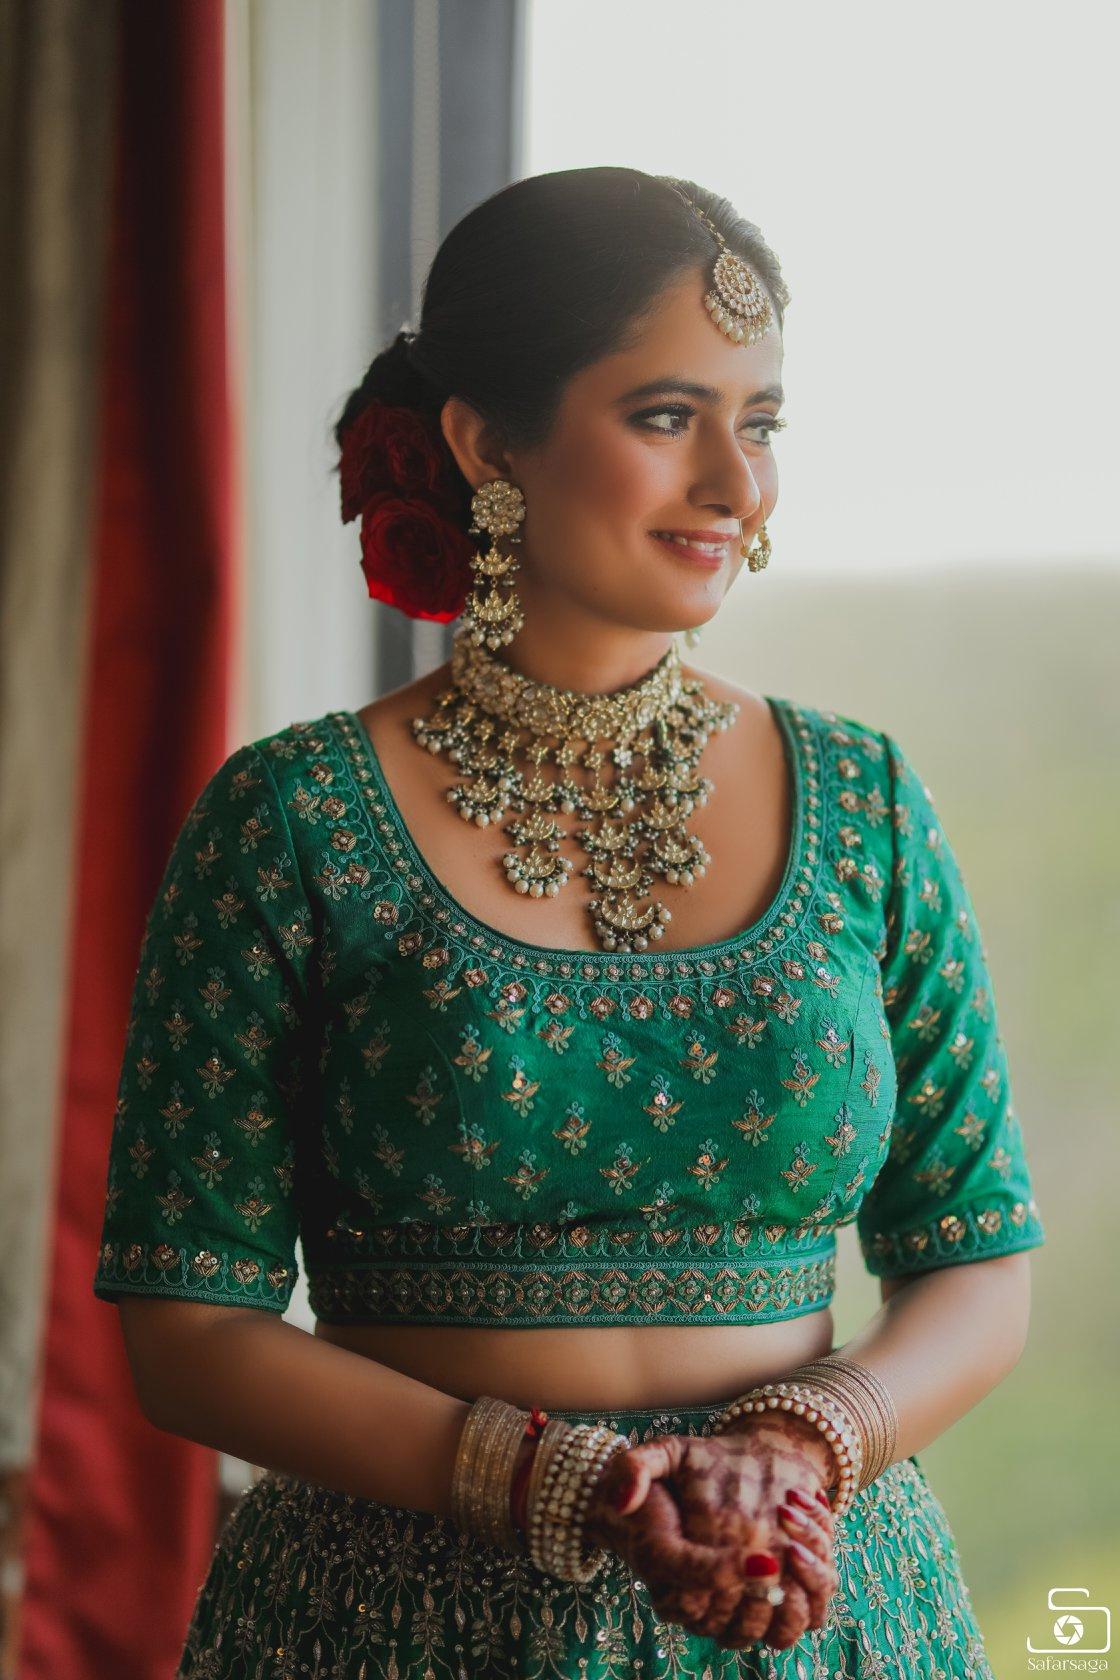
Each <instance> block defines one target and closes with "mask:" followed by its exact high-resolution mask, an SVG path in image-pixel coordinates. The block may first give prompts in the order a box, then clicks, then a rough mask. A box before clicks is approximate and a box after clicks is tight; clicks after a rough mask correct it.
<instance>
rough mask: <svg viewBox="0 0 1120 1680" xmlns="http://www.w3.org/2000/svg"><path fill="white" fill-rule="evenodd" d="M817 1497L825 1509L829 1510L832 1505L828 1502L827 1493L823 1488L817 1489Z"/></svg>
mask: <svg viewBox="0 0 1120 1680" xmlns="http://www.w3.org/2000/svg"><path fill="white" fill-rule="evenodd" d="M817 1498H818V1499H819V1500H820V1502H821V1504H822V1505H823V1506H824V1508H825V1510H826V1511H831V1509H832V1506H831V1505H830V1504H829V1503H828V1494H827V1493H825V1491H824V1489H823V1488H818V1489H817Z"/></svg>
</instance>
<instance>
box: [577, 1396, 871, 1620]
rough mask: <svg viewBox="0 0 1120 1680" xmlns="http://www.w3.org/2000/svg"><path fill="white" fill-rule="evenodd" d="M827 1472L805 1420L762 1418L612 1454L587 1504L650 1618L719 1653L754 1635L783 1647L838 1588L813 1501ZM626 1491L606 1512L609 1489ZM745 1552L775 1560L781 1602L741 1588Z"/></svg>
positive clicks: (826, 1520)
mask: <svg viewBox="0 0 1120 1680" xmlns="http://www.w3.org/2000/svg"><path fill="white" fill-rule="evenodd" d="M834 1474H835V1464H834V1460H833V1456H832V1452H831V1449H830V1448H829V1447H828V1443H827V1442H826V1441H825V1440H824V1438H823V1437H822V1436H821V1434H820V1432H819V1431H818V1430H817V1429H815V1428H814V1426H813V1425H812V1424H811V1423H809V1424H807V1423H806V1422H805V1420H804V1419H803V1418H799V1417H797V1416H796V1414H792V1415H791V1414H787V1413H782V1414H780V1416H778V1417H775V1414H774V1413H773V1412H771V1413H769V1414H765V1415H759V1416H758V1418H757V1422H755V1421H754V1420H753V1419H752V1420H748V1421H746V1422H745V1423H744V1424H742V1425H740V1426H739V1427H737V1428H733V1429H729V1430H727V1431H725V1432H723V1433H721V1434H719V1435H716V1436H711V1437H705V1436H658V1437H655V1438H654V1440H652V1441H648V1442H643V1443H642V1444H641V1445H640V1446H637V1447H633V1448H630V1449H629V1450H628V1451H626V1452H620V1453H618V1454H616V1456H615V1458H614V1459H613V1460H612V1462H611V1465H610V1466H609V1467H608V1474H607V1475H606V1476H604V1478H603V1481H602V1483H601V1484H600V1487H599V1488H597V1490H596V1495H597V1497H594V1496H593V1511H594V1513H595V1517H594V1524H595V1526H596V1528H597V1531H598V1533H599V1534H600V1536H601V1540H600V1543H604V1544H607V1545H609V1546H611V1547H612V1548H613V1549H614V1550H615V1551H618V1552H619V1553H620V1554H621V1555H622V1556H624V1557H625V1558H626V1560H627V1562H629V1563H630V1565H631V1567H632V1568H633V1570H634V1572H635V1573H636V1574H639V1575H641V1576H642V1578H643V1579H644V1581H645V1582H646V1585H647V1588H648V1589H649V1591H650V1596H651V1600H652V1602H653V1604H654V1608H655V1609H656V1610H657V1612H658V1614H660V1615H662V1616H664V1617H665V1618H666V1619H669V1620H673V1621H676V1622H678V1623H680V1625H682V1626H684V1627H686V1628H689V1629H691V1630H692V1631H693V1632H696V1633H699V1634H702V1635H704V1636H705V1637H708V1638H712V1639H715V1640H717V1641H718V1642H719V1643H720V1644H722V1645H724V1646H726V1647H728V1648H738V1647H740V1646H742V1645H745V1644H749V1643H752V1642H754V1641H757V1640H760V1639H762V1638H763V1637H764V1636H765V1638H766V1641H767V1643H769V1644H771V1645H773V1646H774V1647H775V1648H777V1649H782V1648H785V1647H787V1646H789V1645H792V1644H794V1643H795V1642H796V1640H797V1639H798V1638H799V1637H800V1636H801V1634H802V1633H803V1632H804V1631H805V1630H806V1628H808V1627H817V1626H820V1625H821V1624H822V1623H823V1621H824V1618H825V1615H826V1612H827V1606H828V1601H829V1598H830V1597H831V1595H832V1593H833V1592H834V1591H835V1588H836V1585H837V1584H838V1575H837V1571H836V1568H835V1563H834V1561H833V1553H834V1546H835V1522H834V1518H833V1515H832V1512H831V1509H830V1508H828V1506H827V1503H826V1504H821V1502H820V1500H819V1499H817V1498H816V1497H815V1495H816V1494H817V1493H818V1492H820V1491H823V1489H824V1488H825V1487H826V1486H831V1485H832V1481H833V1479H834ZM627 1485H629V1488H630V1492H629V1496H628V1497H624V1498H623V1499H622V1503H621V1505H620V1506H618V1507H617V1508H616V1507H614V1506H611V1505H610V1503H609V1495H610V1493H611V1492H613V1491H616V1490H619V1489H620V1488H621V1489H622V1490H623V1492H625V1489H626V1487H627ZM795 1493H796V1494H801V1495H802V1496H803V1499H804V1503H802V1502H801V1501H800V1500H798V1499H797V1498H795V1497H794V1494H795ZM783 1505H784V1506H785V1507H786V1508H787V1510H788V1511H791V1512H792V1511H794V1510H796V1509H797V1508H798V1507H799V1506H800V1509H801V1510H803V1511H804V1513H805V1515H806V1517H807V1518H808V1520H809V1524H810V1526H809V1528H808V1529H798V1528H797V1527H796V1525H790V1524H789V1523H788V1520H787V1518H786V1517H785V1516H783V1515H781V1507H782V1506H783ZM643 1513H645V1517H644V1519H643ZM591 1521H592V1519H590V1518H589V1523H590V1522H591ZM802 1548H804V1550H802ZM752 1552H753V1553H759V1552H770V1553H773V1554H774V1555H775V1557H776V1559H777V1560H778V1562H779V1565H780V1570H781V1573H780V1576H779V1574H778V1573H777V1572H776V1573H775V1574H774V1575H773V1577H772V1578H770V1579H772V1580H773V1581H777V1580H779V1579H780V1582H781V1585H782V1586H783V1588H784V1590H785V1594H786V1597H785V1600H784V1601H783V1603H782V1604H780V1605H777V1606H775V1605H772V1604H771V1603H770V1602H769V1600H768V1599H765V1598H762V1597H759V1596H757V1595H754V1594H751V1593H750V1592H748V1591H747V1590H746V1587H747V1585H748V1581H747V1577H746V1576H745V1574H744V1572H743V1564H744V1560H745V1558H746V1557H747V1556H748V1555H749V1554H750V1553H752Z"/></svg>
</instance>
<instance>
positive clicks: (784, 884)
mask: <svg viewBox="0 0 1120 1680" xmlns="http://www.w3.org/2000/svg"><path fill="white" fill-rule="evenodd" d="M759 698H760V699H762V700H765V701H766V703H767V705H768V706H769V707H770V709H771V712H772V713H773V714H774V716H775V717H776V718H777V720H778V725H779V728H780V730H781V736H782V746H783V748H784V752H785V761H786V771H787V775H788V777H789V783H788V785H789V788H790V798H791V808H792V812H793V820H792V823H791V832H790V842H789V848H788V850H787V852H786V860H785V868H784V870H783V871H782V879H781V883H780V885H779V887H778V890H777V892H776V894H775V895H774V897H773V898H772V899H771V901H770V903H769V905H768V906H767V907H766V909H765V910H764V911H763V913H762V915H761V916H759V917H757V918H756V920H755V921H753V922H752V923H751V924H750V926H749V927H746V928H743V929H741V930H740V931H739V932H738V933H732V934H728V935H727V936H726V937H725V938H723V939H715V940H709V941H708V942H707V943H706V944H702V945H680V946H672V947H668V948H665V947H660V946H656V945H655V946H651V947H650V948H649V949H648V950H645V951H605V950H602V949H596V950H585V949H583V948H582V947H580V946H563V945H534V944H532V943H530V941H528V940H525V939H519V938H518V937H517V935H516V934H512V933H504V932H503V931H502V929H501V928H496V927H494V926H492V925H491V923H489V922H486V921H483V920H482V918H481V917H480V916H477V915H475V913H474V912H473V911H472V910H468V909H467V907H466V905H465V904H462V903H461V902H460V901H459V899H457V898H456V897H455V896H454V894H453V893H451V892H450V891H449V889H448V888H447V887H446V886H445V885H444V883H443V882H442V881H441V880H440V879H439V877H438V876H437V875H436V873H435V871H434V870H433V869H432V867H431V865H430V864H429V863H428V861H427V858H426V857H425V856H424V854H423V852H422V851H421V850H420V847H419V845H418V844H417V842H416V840H415V839H414V837H413V834H412V830H411V829H410V828H409V826H408V823H407V822H406V821H405V817H404V813H403V812H402V810H401V808H400V806H399V804H398V803H397V797H396V795H395V793H394V792H393V790H392V788H391V787H390V785H389V781H388V778H387V777H386V775H385V772H384V769H383V767H382V764H381V759H380V757H379V755H378V752H377V748H376V747H375V746H374V743H373V737H372V736H371V735H370V733H369V730H368V729H367V728H366V726H365V724H364V723H363V722H362V720H361V718H360V717H359V716H358V714H357V713H356V712H354V711H350V710H347V709H346V708H342V709H340V710H339V711H337V712H334V713H332V714H330V715H331V717H332V718H333V719H341V720H342V721H343V722H344V723H345V724H346V726H347V728H348V730H349V732H350V733H351V734H352V735H353V736H354V738H355V740H356V741H357V743H358V747H359V749H360V754H361V758H362V761H363V762H364V764H365V765H366V766H367V768H368V769H369V772H370V774H371V776H372V778H373V782H374V785H375V786H376V788H377V792H378V795H379V797H380V799H381V802H382V805H383V807H384V814H385V819H386V821H388V822H389V824H390V825H391V827H392V829H393V830H394V832H395V834H396V837H397V839H398V841H399V843H400V846H401V848H402V850H403V852H404V853H405V854H406V855H407V857H408V858H409V860H410V862H411V864H412V866H413V870H414V872H415V874H416V876H417V877H418V878H419V879H420V881H421V882H422V884H423V888H424V890H425V891H426V892H427V893H428V894H429V895H430V896H431V898H432V899H433V900H434V901H435V902H436V903H437V904H439V905H441V906H442V907H443V909H444V910H445V911H446V912H447V914H448V915H450V916H452V917H454V918H455V919H456V920H457V921H458V922H460V923H462V924H463V927H464V928H465V936H466V937H467V938H468V939H471V938H472V936H474V938H473V942H474V943H475V944H476V945H477V944H478V943H479V941H480V940H481V941H484V942H485V944H486V945H487V946H488V947H489V948H490V952H491V955H493V956H497V950H496V949H495V948H496V947H498V946H501V947H502V948H503V950H504V951H508V952H510V953H512V954H513V956H512V959H511V960H513V961H514V963H515V966H517V967H519V968H523V967H525V966H527V965H529V964H530V963H532V964H533V965H534V966H540V964H541V963H542V962H543V963H544V964H547V965H548V967H549V969H552V968H554V967H559V966H570V967H571V968H572V969H576V968H578V967H581V966H583V967H586V966H587V965H589V964H593V965H594V966H595V968H596V970H598V969H600V968H618V967H620V966H632V967H633V966H638V965H640V966H641V968H643V969H646V968H649V967H652V966H654V965H658V966H659V967H661V968H671V967H672V966H673V965H675V964H679V965H701V964H705V963H709V962H710V963H717V962H718V961H719V959H720V958H721V957H725V956H728V955H730V954H732V953H733V952H735V951H736V948H737V947H744V946H748V945H750V944H751V943H752V942H753V941H755V940H757V939H759V938H761V937H762V936H763V935H765V934H766V933H767V932H768V931H769V929H770V928H771V927H772V926H773V924H774V923H775V922H776V921H777V920H778V919H779V917H780V916H781V915H782V913H783V912H784V911H785V910H787V909H788V907H789V901H790V897H791V895H792V892H793V886H794V882H795V880H796V879H797V876H798V874H799V873H800V871H801V868H802V853H803V851H804V846H805V827H806V813H807V803H808V789H807V787H806V782H805V775H804V771H803V769H802V765H801V758H800V753H799V750H798V744H797V739H796V735H795V731H794V723H793V719H792V717H791V715H790V713H791V710H792V703H791V702H790V701H788V700H786V699H783V698H782V697H780V696H778V695H773V694H760V696H759ZM367 815H371V816H372V813H369V812H368V811H367ZM819 856H820V853H819V852H818V865H819ZM806 872H807V873H812V871H809V870H808V869H807V870H806ZM443 919H444V920H446V918H443ZM753 954H754V953H753V952H747V951H742V950H740V951H739V952H738V955H740V956H747V955H753Z"/></svg>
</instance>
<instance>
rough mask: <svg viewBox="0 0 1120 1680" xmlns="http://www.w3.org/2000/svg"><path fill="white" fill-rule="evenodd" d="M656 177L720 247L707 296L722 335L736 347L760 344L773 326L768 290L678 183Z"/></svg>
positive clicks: (673, 180) (707, 301) (672, 179)
mask: <svg viewBox="0 0 1120 1680" xmlns="http://www.w3.org/2000/svg"><path fill="white" fill-rule="evenodd" d="M657 178H658V180H659V181H662V182H664V184H665V186H667V187H669V188H671V190H672V191H673V192H675V193H676V195H677V197H678V198H679V199H682V200H683V201H684V203H685V204H687V205H688V208H689V209H690V210H691V211H692V213H693V215H694V216H696V217H698V218H699V220H700V221H701V222H703V224H704V226H705V227H706V228H707V229H708V232H709V233H710V234H711V235H712V237H713V238H714V239H715V241H716V244H717V245H718V246H719V255H718V257H717V258H716V260H715V267H714V268H713V270H712V284H711V290H710V291H708V292H707V293H705V296H704V307H705V308H706V309H707V311H708V314H709V315H710V316H711V317H712V320H713V321H714V322H715V324H716V326H717V327H718V328H719V330H720V332H721V333H723V334H724V335H725V336H726V337H727V338H730V339H733V340H734V342H735V343H736V344H757V343H758V341H759V339H760V338H763V337H765V335H766V334H767V333H768V332H769V330H770V328H771V327H772V326H773V324H774V311H773V308H772V307H771V304H770V298H769V296H768V295H767V291H766V287H765V286H764V285H763V284H762V281H761V280H760V279H759V277H758V275H757V274H756V273H755V271H754V269H753V268H752V267H751V265H750V263H749V262H748V261H747V259H746V258H745V257H741V256H740V255H739V253H738V252H737V251H733V250H732V249H731V247H730V246H729V245H728V243H727V241H726V239H725V238H724V237H723V234H722V233H721V232H720V231H719V228H718V227H717V226H716V224H715V223H714V222H713V221H712V219H711V217H710V216H707V215H705V213H704V211H703V210H701V208H700V206H699V205H698V204H694V203H693V201H692V199H691V198H689V196H688V194H687V193H686V192H685V191H684V189H683V187H681V186H680V184H679V182H678V181H677V180H676V179H675V178H674V177H673V176H672V175H659V176H658V177H657Z"/></svg>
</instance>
